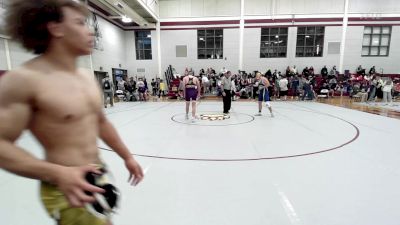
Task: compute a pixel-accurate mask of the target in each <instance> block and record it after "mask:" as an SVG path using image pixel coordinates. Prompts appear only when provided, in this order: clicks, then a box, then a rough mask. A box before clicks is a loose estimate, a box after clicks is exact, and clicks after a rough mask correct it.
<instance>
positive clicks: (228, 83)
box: [221, 71, 232, 114]
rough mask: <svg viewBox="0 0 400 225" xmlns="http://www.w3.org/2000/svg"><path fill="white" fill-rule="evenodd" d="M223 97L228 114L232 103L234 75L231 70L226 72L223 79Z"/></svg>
mask: <svg viewBox="0 0 400 225" xmlns="http://www.w3.org/2000/svg"><path fill="white" fill-rule="evenodd" d="M221 90H222V99H223V102H224V114H228V113H229V110H230V109H231V103H232V91H231V90H232V77H231V71H227V72H226V73H224V76H223V77H222V79H221Z"/></svg>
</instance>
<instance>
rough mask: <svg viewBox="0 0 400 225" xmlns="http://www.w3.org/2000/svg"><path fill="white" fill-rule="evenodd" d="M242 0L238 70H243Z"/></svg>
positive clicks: (241, 7)
mask: <svg viewBox="0 0 400 225" xmlns="http://www.w3.org/2000/svg"><path fill="white" fill-rule="evenodd" d="M243 35H244V0H240V28H239V70H243Z"/></svg>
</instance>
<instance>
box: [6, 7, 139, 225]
mask: <svg viewBox="0 0 400 225" xmlns="http://www.w3.org/2000/svg"><path fill="white" fill-rule="evenodd" d="M78 2H79V1H74V0H37V1H27V0H13V1H11V2H10V7H9V9H8V15H7V17H6V30H7V32H8V34H9V35H10V36H11V38H13V39H14V40H16V41H18V42H20V43H21V44H22V45H23V46H24V47H25V48H26V49H27V50H30V51H33V52H34V53H36V54H38V57H36V58H34V59H32V60H30V61H28V62H26V63H25V64H24V65H23V66H22V67H21V68H19V69H16V70H13V71H10V72H8V73H7V74H6V75H4V76H3V77H2V78H1V81H0V168H2V169H5V170H7V171H9V172H11V173H14V174H17V175H20V176H24V177H27V178H32V179H37V180H39V181H41V197H42V201H43V203H44V205H45V207H46V209H47V211H48V213H49V215H50V216H51V217H53V218H54V219H56V220H57V222H58V224H62V225H64V224H65V225H66V224H68V225H89V224H90V225H106V224H111V222H110V221H108V219H107V218H106V219H104V218H102V219H100V218H99V217H96V216H94V214H91V213H89V212H88V211H87V210H86V208H85V206H87V205H89V204H90V203H93V202H94V201H95V198H94V197H93V196H92V195H90V193H103V192H104V189H102V188H99V187H97V186H95V185H91V184H90V183H88V182H87V181H86V179H85V175H87V174H88V173H89V172H92V173H101V172H100V169H102V171H104V168H100V167H104V166H102V165H104V164H103V163H102V162H101V159H100V158H99V150H98V148H97V145H96V140H97V138H98V137H100V138H101V139H102V140H103V141H104V142H105V143H106V144H108V145H109V146H110V147H111V148H112V149H113V150H114V151H115V152H116V153H117V154H118V155H119V156H120V157H121V158H122V159H123V160H124V162H125V166H126V168H127V169H128V171H129V173H130V181H131V182H132V184H137V183H139V182H140V181H141V180H142V179H143V172H142V169H141V167H140V165H139V164H138V163H137V162H136V160H135V159H134V158H133V157H132V154H131V153H130V151H129V149H128V148H127V147H126V146H125V145H124V144H123V142H122V140H121V139H120V137H119V136H118V134H117V131H116V130H115V128H114V127H113V126H112V124H111V123H110V122H109V121H108V120H107V118H106V117H105V115H104V114H103V112H102V98H101V90H100V88H99V87H98V85H97V83H96V81H95V79H94V76H93V75H92V74H91V73H89V72H87V71H84V70H80V69H78V68H77V67H76V64H77V58H78V57H79V56H83V55H88V54H90V53H91V51H92V48H93V43H94V42H93V33H92V32H91V31H90V29H89V28H88V26H87V25H86V23H85V21H86V16H87V15H88V11H87V8H86V7H85V6H84V5H82V4H80V3H78ZM21 84H25V85H24V88H20V87H21ZM26 129H28V130H30V131H31V132H32V134H33V135H34V136H35V137H36V138H37V140H38V141H39V142H40V143H41V144H42V146H43V147H44V149H45V155H46V158H45V160H39V159H37V158H35V157H33V156H32V155H31V154H29V153H28V152H26V151H24V150H23V149H21V148H19V147H17V146H16V145H15V143H14V142H15V141H16V140H17V139H18V137H19V136H20V135H21V133H22V132H23V131H24V130H26ZM95 165H96V166H95ZM88 193H89V194H88Z"/></svg>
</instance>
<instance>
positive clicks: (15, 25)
mask: <svg viewBox="0 0 400 225" xmlns="http://www.w3.org/2000/svg"><path fill="white" fill-rule="evenodd" d="M63 7H70V8H72V9H75V10H77V11H79V12H81V13H82V14H84V15H85V16H88V15H89V10H88V9H87V7H86V6H85V5H84V4H82V3H80V1H78V0H12V1H11V3H10V4H9V8H8V10H7V14H6V19H5V29H6V32H7V34H8V35H9V36H11V38H12V39H14V40H16V41H18V42H20V43H21V44H22V45H23V47H24V48H25V49H27V50H28V51H33V52H34V53H35V54H42V53H44V52H45V51H46V50H47V48H48V46H49V43H50V41H51V35H50V33H49V31H48V29H47V24H48V23H49V22H61V21H62V20H63V13H62V8H63Z"/></svg>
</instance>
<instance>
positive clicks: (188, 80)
mask: <svg viewBox="0 0 400 225" xmlns="http://www.w3.org/2000/svg"><path fill="white" fill-rule="evenodd" d="M182 82H183V86H184V91H183V97H184V98H185V100H186V117H185V118H186V119H187V120H188V119H189V107H190V101H192V120H193V121H194V120H195V119H196V101H197V100H198V99H199V98H200V90H201V86H200V81H199V79H197V77H195V76H193V74H192V73H189V75H187V76H186V77H184V78H183V81H182Z"/></svg>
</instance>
